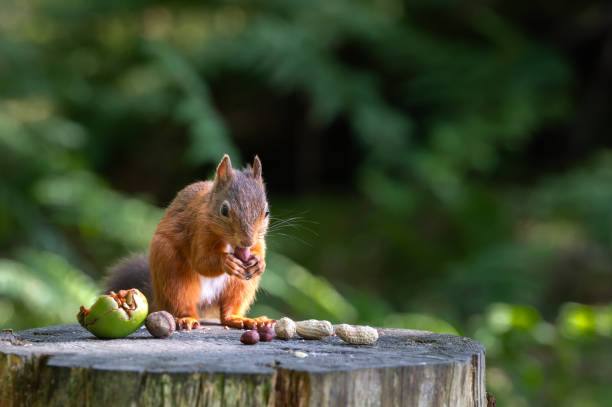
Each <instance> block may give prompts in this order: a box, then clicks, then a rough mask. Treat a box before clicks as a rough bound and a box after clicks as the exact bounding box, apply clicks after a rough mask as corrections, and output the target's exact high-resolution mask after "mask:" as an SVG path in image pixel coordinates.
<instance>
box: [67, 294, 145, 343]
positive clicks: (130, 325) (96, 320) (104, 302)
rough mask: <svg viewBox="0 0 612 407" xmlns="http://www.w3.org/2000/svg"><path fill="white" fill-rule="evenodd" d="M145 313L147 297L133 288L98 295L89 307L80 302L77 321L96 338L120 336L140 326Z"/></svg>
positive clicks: (126, 334)
mask: <svg viewBox="0 0 612 407" xmlns="http://www.w3.org/2000/svg"><path fill="white" fill-rule="evenodd" d="M148 312H149V306H148V303H147V298H146V297H145V296H144V295H143V294H142V293H141V292H140V291H138V290H137V289H136V288H132V289H130V290H120V291H119V292H117V293H115V292H114V291H111V292H110V294H108V295H101V296H100V297H99V298H98V299H97V301H96V302H95V303H94V304H93V305H92V306H91V308H89V309H87V308H85V307H84V306H82V305H81V310H80V311H79V313H78V314H77V320H78V321H79V324H81V326H83V328H85V329H87V330H88V331H89V332H91V333H92V334H94V335H96V336H97V337H98V338H123V337H124V336H128V335H129V334H131V333H132V332H134V331H135V330H136V329H138V328H139V327H140V325H142V323H143V322H144V320H145V318H146V317H147V313H148Z"/></svg>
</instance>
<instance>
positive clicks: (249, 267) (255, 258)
mask: <svg viewBox="0 0 612 407" xmlns="http://www.w3.org/2000/svg"><path fill="white" fill-rule="evenodd" d="M265 270H266V261H265V260H264V259H262V258H261V257H259V255H257V254H253V255H251V257H250V258H249V261H248V262H247V264H246V273H245V274H244V278H245V279H246V280H250V279H251V278H253V277H257V276H259V275H261V274H262V273H263V272H264V271H265Z"/></svg>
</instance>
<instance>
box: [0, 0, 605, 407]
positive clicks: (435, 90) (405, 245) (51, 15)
mask: <svg viewBox="0 0 612 407" xmlns="http://www.w3.org/2000/svg"><path fill="white" fill-rule="evenodd" d="M611 121H612V7H611V6H610V4H609V2H606V1H590V2H571V1H561V2H545V1H530V2H501V1H492V2H485V1H450V0H437V1H412V2H406V1H400V0H376V1H373V0H372V1H334V2H329V1H318V0H315V1H310V2H303V1H293V0H284V1H272V0H265V1H259V2H245V1H213V2H207V3H202V2H193V1H179V2H153V1H148V0H137V1H130V2H124V1H114V0H111V1H106V2H95V3H93V4H84V3H83V4H82V3H80V2H74V1H69V0H57V1H49V0H29V1H17V0H6V1H3V2H2V3H1V4H0V174H2V175H1V176H0V325H1V326H2V327H12V328H15V329H22V328H28V327H33V326H41V325H49V324H58V323H73V322H75V318H74V315H75V314H76V311H77V310H78V306H79V305H81V304H86V303H90V302H91V300H92V298H94V297H95V295H96V293H97V292H98V290H99V285H98V284H99V281H100V279H101V278H102V276H103V273H104V270H105V269H106V268H107V267H108V266H109V265H110V264H112V263H113V262H115V261H116V260H117V259H118V258H120V257H122V256H125V255H127V254H129V253H131V252H138V251H144V250H146V248H147V246H148V243H149V241H150V238H151V236H152V233H153V231H154V229H155V226H156V224H157V222H158V220H159V219H160V217H161V214H162V208H163V207H165V206H166V205H167V204H168V203H169V202H170V201H171V200H172V198H173V197H174V195H175V194H176V192H177V191H178V190H179V189H180V188H182V187H183V186H185V185H187V184H189V183H190V182H193V181H195V180H199V179H205V178H209V177H210V176H211V175H212V174H213V171H214V168H215V166H216V164H217V163H218V161H219V159H220V158H221V156H222V155H223V154H224V153H229V154H230V155H231V157H232V162H233V163H234V165H235V166H239V165H244V164H246V163H247V162H249V161H250V160H252V158H253V156H254V155H255V154H258V155H259V156H260V157H261V159H262V162H263V169H264V177H265V179H266V182H267V186H268V192H269V199H270V205H271V210H272V217H273V218H272V220H273V221H272V224H273V225H274V226H273V227H272V229H273V230H271V232H270V234H269V238H268V241H269V246H270V248H271V253H270V255H269V258H268V265H269V266H268V270H267V271H266V274H265V275H264V278H263V280H262V286H263V287H262V288H263V290H262V293H261V295H260V296H259V299H258V301H257V302H256V304H255V306H254V307H253V309H252V313H253V314H259V313H265V314H268V315H269V316H271V317H280V316H282V315H289V316H291V317H293V318H294V319H301V318H326V319H329V320H331V321H332V322H334V323H341V322H352V323H366V324H371V325H377V326H395V327H404V328H413V329H428V330H433V331H438V332H450V333H457V334H461V335H467V336H471V337H474V338H476V339H478V340H480V341H481V342H483V343H484V345H485V346H486V348H487V363H488V369H487V384H488V387H489V390H490V391H491V392H493V394H494V395H495V396H496V398H497V399H498V401H499V403H500V405H507V406H528V405H538V406H599V405H602V406H603V405H607V404H609V403H610V402H611V401H612V388H611V387H610V385H609V383H610V380H611V379H612V371H611V369H612V368H611V367H610V366H612V359H611V355H612V352H611V350H612V349H611V346H610V343H611V342H610V338H611V337H612V305H611V300H612V272H611V270H612V249H611V247H612V246H611V245H612V137H611V136H612V134H611V129H612V122H611Z"/></svg>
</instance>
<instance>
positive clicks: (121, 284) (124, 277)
mask: <svg viewBox="0 0 612 407" xmlns="http://www.w3.org/2000/svg"><path fill="white" fill-rule="evenodd" d="M130 288H137V289H139V290H140V291H141V292H142V293H143V294H144V295H145V297H147V301H148V302H149V306H152V305H153V289H152V285H151V274H150V273H149V258H148V255H147V254H145V253H141V254H135V255H133V256H130V257H126V258H125V259H122V260H120V261H119V262H118V263H117V264H115V265H114V266H113V267H111V268H110V269H109V271H108V275H107V277H106V279H105V280H104V290H106V291H105V292H108V291H111V290H112V291H115V292H117V291H119V290H129V289H130Z"/></svg>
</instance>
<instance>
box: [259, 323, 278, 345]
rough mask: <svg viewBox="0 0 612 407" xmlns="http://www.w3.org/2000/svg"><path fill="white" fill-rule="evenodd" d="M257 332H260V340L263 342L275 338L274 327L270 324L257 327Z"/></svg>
mask: <svg viewBox="0 0 612 407" xmlns="http://www.w3.org/2000/svg"><path fill="white" fill-rule="evenodd" d="M257 333H258V334H259V340H260V341H262V342H270V341H271V340H272V339H274V329H272V328H270V327H269V326H265V325H263V326H260V327H259V328H257Z"/></svg>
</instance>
